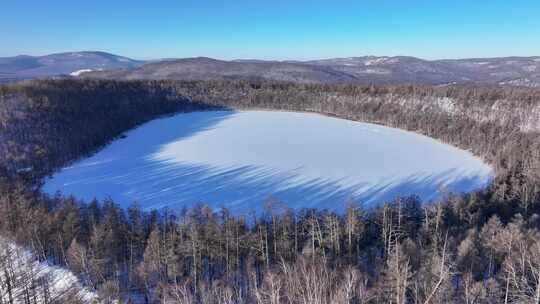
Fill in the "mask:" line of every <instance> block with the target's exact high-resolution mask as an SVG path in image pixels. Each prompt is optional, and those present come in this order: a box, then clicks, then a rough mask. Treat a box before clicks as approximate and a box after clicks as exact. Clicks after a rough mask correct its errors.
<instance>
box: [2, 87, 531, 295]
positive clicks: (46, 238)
mask: <svg viewBox="0 0 540 304" xmlns="http://www.w3.org/2000/svg"><path fill="white" fill-rule="evenodd" d="M229 108H232V109H237V108H241V109H248V108H257V109H261V108H262V109H278V110H290V111H310V112H317V113H322V114H327V115H334V116H337V117H341V118H345V119H352V120H359V121H368V122H375V123H380V124H385V125H388V126H392V127H397V128H402V129H407V130H411V131H415V132H419V133H422V134H425V135H428V136H431V137H434V138H438V139H440V140H442V141H444V142H447V143H450V144H453V145H456V146H458V147H461V148H464V149H468V150H470V151H471V152H473V153H474V154H476V155H477V156H480V157H482V158H483V159H485V160H486V161H487V162H489V163H490V164H492V165H493V167H494V168H495V170H496V177H495V180H494V181H493V183H492V185H491V186H490V187H489V188H488V189H485V190H482V191H479V192H476V193H471V194H464V195H449V196H448V198H446V199H444V200H443V201H441V202H440V203H437V204H433V205H429V206H423V205H422V204H421V202H419V201H418V199H416V198H415V197H409V198H402V199H396V200H395V201H393V202H388V204H385V205H383V206H380V207H378V208H374V209H369V210H366V209H363V208H362V205H361V202H356V203H351V204H350V207H349V208H348V209H347V212H346V213H345V214H333V213H329V212H326V211H323V210H304V211H301V212H298V213H293V212H291V211H283V210H281V211H280V212H276V210H275V209H273V208H272V205H271V204H269V207H268V212H267V213H266V214H265V215H263V216H261V217H260V218H256V219H253V220H252V219H249V222H251V224H250V225H248V224H247V222H248V220H247V219H245V218H243V217H233V216H230V215H229V214H228V213H227V211H226V210H223V211H220V212H219V213H215V212H213V211H212V210H209V209H208V208H206V207H204V206H201V207H198V208H194V209H192V210H186V211H185V212H183V213H181V214H171V213H169V212H167V211H166V210H161V211H155V212H150V213H146V212H142V211H141V210H140V209H139V208H137V206H136V205H134V206H133V207H132V208H130V209H128V210H122V209H121V208H119V207H118V206H117V205H116V204H115V203H114V202H112V201H106V202H80V201H77V200H76V199H75V198H66V197H61V196H58V197H47V196H45V195H43V194H42V193H41V192H40V191H39V184H40V181H41V180H42V178H43V177H44V176H46V175H48V174H51V173H52V172H54V171H55V170H58V169H59V168H61V167H62V166H65V165H67V164H69V163H70V162H72V161H74V160H77V159H79V158H81V157H85V156H87V155H88V154H91V153H94V152H96V151H97V150H98V149H100V148H102V147H103V146H104V145H106V144H107V143H109V142H110V141H111V140H114V139H115V138H117V137H118V136H121V134H122V133H123V132H125V131H127V130H129V129H131V128H133V127H134V126H137V125H139V124H141V123H144V122H146V121H148V120H151V119H153V118H156V117H159V116H161V115H168V114H172V113H177V112H182V111H194V110H210V109H229ZM539 115H540V90H536V89H528V88H518V87H515V88H509V87H506V88H502V87H483V86H444V87H431V86H357V85H302V84H291V83H279V82H249V81H208V82H204V81H192V82H190V81H126V82H122V81H108V80H42V81H30V82H25V83H20V84H14V85H8V86H1V87H0V160H1V168H0V169H1V172H0V233H1V235H4V236H6V237H9V238H12V239H15V240H17V241H18V242H19V243H21V244H23V245H26V246H29V247H31V248H32V249H33V250H34V251H35V252H37V253H38V254H39V255H40V256H41V257H42V258H47V259H49V260H51V261H54V262H56V263H58V264H60V265H65V266H68V267H69V268H70V269H72V270H73V271H74V272H76V273H78V274H79V276H80V278H81V280H83V281H84V282H85V283H86V284H87V285H88V286H91V287H92V288H95V289H97V290H99V292H100V294H101V295H102V297H111V298H114V297H118V296H119V295H120V294H122V292H123V291H128V290H129V291H131V293H132V294H140V295H142V296H143V297H144V298H145V299H147V301H149V302H155V303H160V302H163V301H166V300H169V301H171V302H173V303H176V302H177V303H190V302H198V303H209V302H212V301H215V302H217V301H218V299H230V300H231V301H234V302H238V303H281V302H287V303H299V302H300V300H299V299H304V300H305V301H307V302H309V303H389V302H392V303H409V302H415V303H418V302H422V303H447V302H448V299H455V301H454V302H457V303H471V301H472V300H471V299H475V301H477V302H479V303H497V302H504V301H505V299H506V300H507V301H508V303H524V302H526V303H538V300H539V299H538V297H540V296H539V293H538V292H537V291H538V290H540V279H539V278H540V275H539V274H540V254H539V253H540V241H539V240H540V236H539V232H538V228H539V227H540V226H539V225H540V218H539V217H538V214H539V212H540V170H539V168H540V153H539V151H540V122H539V121H540V119H539ZM0 278H2V279H4V280H5V278H4V277H3V276H2V274H1V273H0ZM12 279H13V278H12ZM19 283H20V282H19ZM24 283H27V282H23V283H21V284H24ZM33 283H35V284H38V283H37V282H33ZM2 288H3V287H2ZM2 288H0V292H3V289H2ZM34 292H39V290H38V291H34Z"/></svg>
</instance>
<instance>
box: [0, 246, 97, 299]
mask: <svg viewBox="0 0 540 304" xmlns="http://www.w3.org/2000/svg"><path fill="white" fill-rule="evenodd" d="M28 300H30V302H28ZM68 301H69V303H97V295H96V294H95V293H93V292H90V291H88V290H86V289H85V288H83V287H82V286H81V284H80V283H79V281H78V279H77V277H76V276H75V275H73V273H71V272H70V271H68V270H66V269H63V268H60V267H55V266H50V265H48V264H47V263H45V262H39V261H37V259H36V258H35V257H34V256H33V255H32V254H30V253H29V252H28V251H26V250H23V249H22V248H20V247H18V246H16V245H14V244H13V243H12V242H8V241H7V240H5V239H3V238H0V303H13V304H15V303H36V304H39V303H68Z"/></svg>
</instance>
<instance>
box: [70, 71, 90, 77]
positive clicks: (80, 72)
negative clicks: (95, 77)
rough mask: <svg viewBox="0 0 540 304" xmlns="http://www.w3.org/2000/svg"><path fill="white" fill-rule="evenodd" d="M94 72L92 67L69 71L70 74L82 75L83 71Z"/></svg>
mask: <svg viewBox="0 0 540 304" xmlns="http://www.w3.org/2000/svg"><path fill="white" fill-rule="evenodd" d="M87 72H92V69H82V70H77V71H74V72H71V73H69V75H70V76H80V75H81V74H82V73H87Z"/></svg>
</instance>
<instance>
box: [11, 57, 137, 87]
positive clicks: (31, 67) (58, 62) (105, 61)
mask: <svg viewBox="0 0 540 304" xmlns="http://www.w3.org/2000/svg"><path fill="white" fill-rule="evenodd" d="M144 63H145V62H144V61H140V60H133V59H130V58H127V57H122V56H117V55H113V54H109V53H105V52H71V53H58V54H51V55H45V56H28V55H20V56H15V57H0V81H2V80H3V81H4V82H5V81H7V80H18V79H30V78H41V77H48V76H57V75H69V74H72V75H75V76H77V75H79V74H80V73H82V72H85V71H86V72H89V71H96V70H97V71H99V70H112V69H129V68H134V67H137V66H140V65H142V64H144Z"/></svg>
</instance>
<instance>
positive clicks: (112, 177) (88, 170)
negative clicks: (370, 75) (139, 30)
mask: <svg viewBox="0 0 540 304" xmlns="http://www.w3.org/2000/svg"><path fill="white" fill-rule="evenodd" d="M126 135H127V136H126V137H125V138H122V139H118V140H116V141H115V142H113V143H112V144H111V145H109V146H107V147H106V148H104V149H103V150H102V151H100V152H99V153H97V154H95V155H94V156H92V157H89V158H87V159H84V160H81V161H79V162H77V163H75V164H74V165H73V166H70V167H67V168H64V169H63V170H61V171H60V172H58V173H57V174H55V175H54V176H53V177H52V178H50V179H47V180H46V181H45V185H44V191H45V192H47V193H50V194H54V193H56V192H57V191H60V192H62V193H63V194H64V195H74V196H76V197H78V198H81V199H85V200H91V199H93V198H94V197H96V198H98V199H105V198H108V197H110V198H112V199H114V200H115V201H116V202H118V203H121V204H122V205H123V206H128V205H129V204H130V203H132V202H134V201H137V202H138V203H139V204H140V205H141V206H142V207H143V208H145V209H153V208H162V207H168V208H171V209H175V210H179V209H181V208H182V207H184V206H186V207H189V206H192V205H194V204H197V203H207V204H209V205H210V206H213V207H215V208H219V207H227V208H228V209H230V210H231V211H233V212H234V213H246V212H250V211H260V210H261V209H262V208H263V206H264V203H265V202H266V201H268V200H269V199H270V198H272V199H273V200H276V199H277V200H280V201H282V202H284V204H285V205H287V206H288V207H291V208H302V207H316V208H328V209H331V210H336V211H340V210H343V208H344V206H345V204H346V203H347V202H348V201H350V200H355V201H361V202H363V203H365V204H367V205H372V204H376V203H380V202H384V201H388V200H391V199H393V198H395V197H396V196H404V195H411V194H417V195H419V196H420V197H421V198H422V199H424V200H433V199H436V198H437V197H439V196H440V195H441V193H442V192H445V191H456V192H465V191H471V190H474V189H477V188H480V187H484V186H485V185H486V184H487V183H488V182H489V181H490V179H491V177H492V175H493V172H492V170H491V168H490V167H489V166H487V165H486V164H485V163H483V162H482V161H481V160H480V159H478V158H476V157H474V156H472V155H471V154H470V153H468V152H466V151H463V150H460V149H457V148H455V147H452V146H449V145H446V144H442V143H440V142H438V141H436V140H434V139H431V138H429V137H425V136H421V135H418V134H415V133H412V132H406V131H403V130H398V129H393V128H388V127H384V126H379V125H374V124H367V123H359V122H353V121H348V120H343V119H337V118H330V117H326V116H322V115H318V114H308V113H290V112H268V111H241V112H233V111H221V112H220V111H216V112H195V113H187V114H179V115H176V116H173V117H168V118H162V119H157V120H154V121H151V122H149V123H147V124H145V125H143V126H140V127H139V128H136V129H134V130H131V131H130V132H128V133H126ZM440 190H442V191H440Z"/></svg>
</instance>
